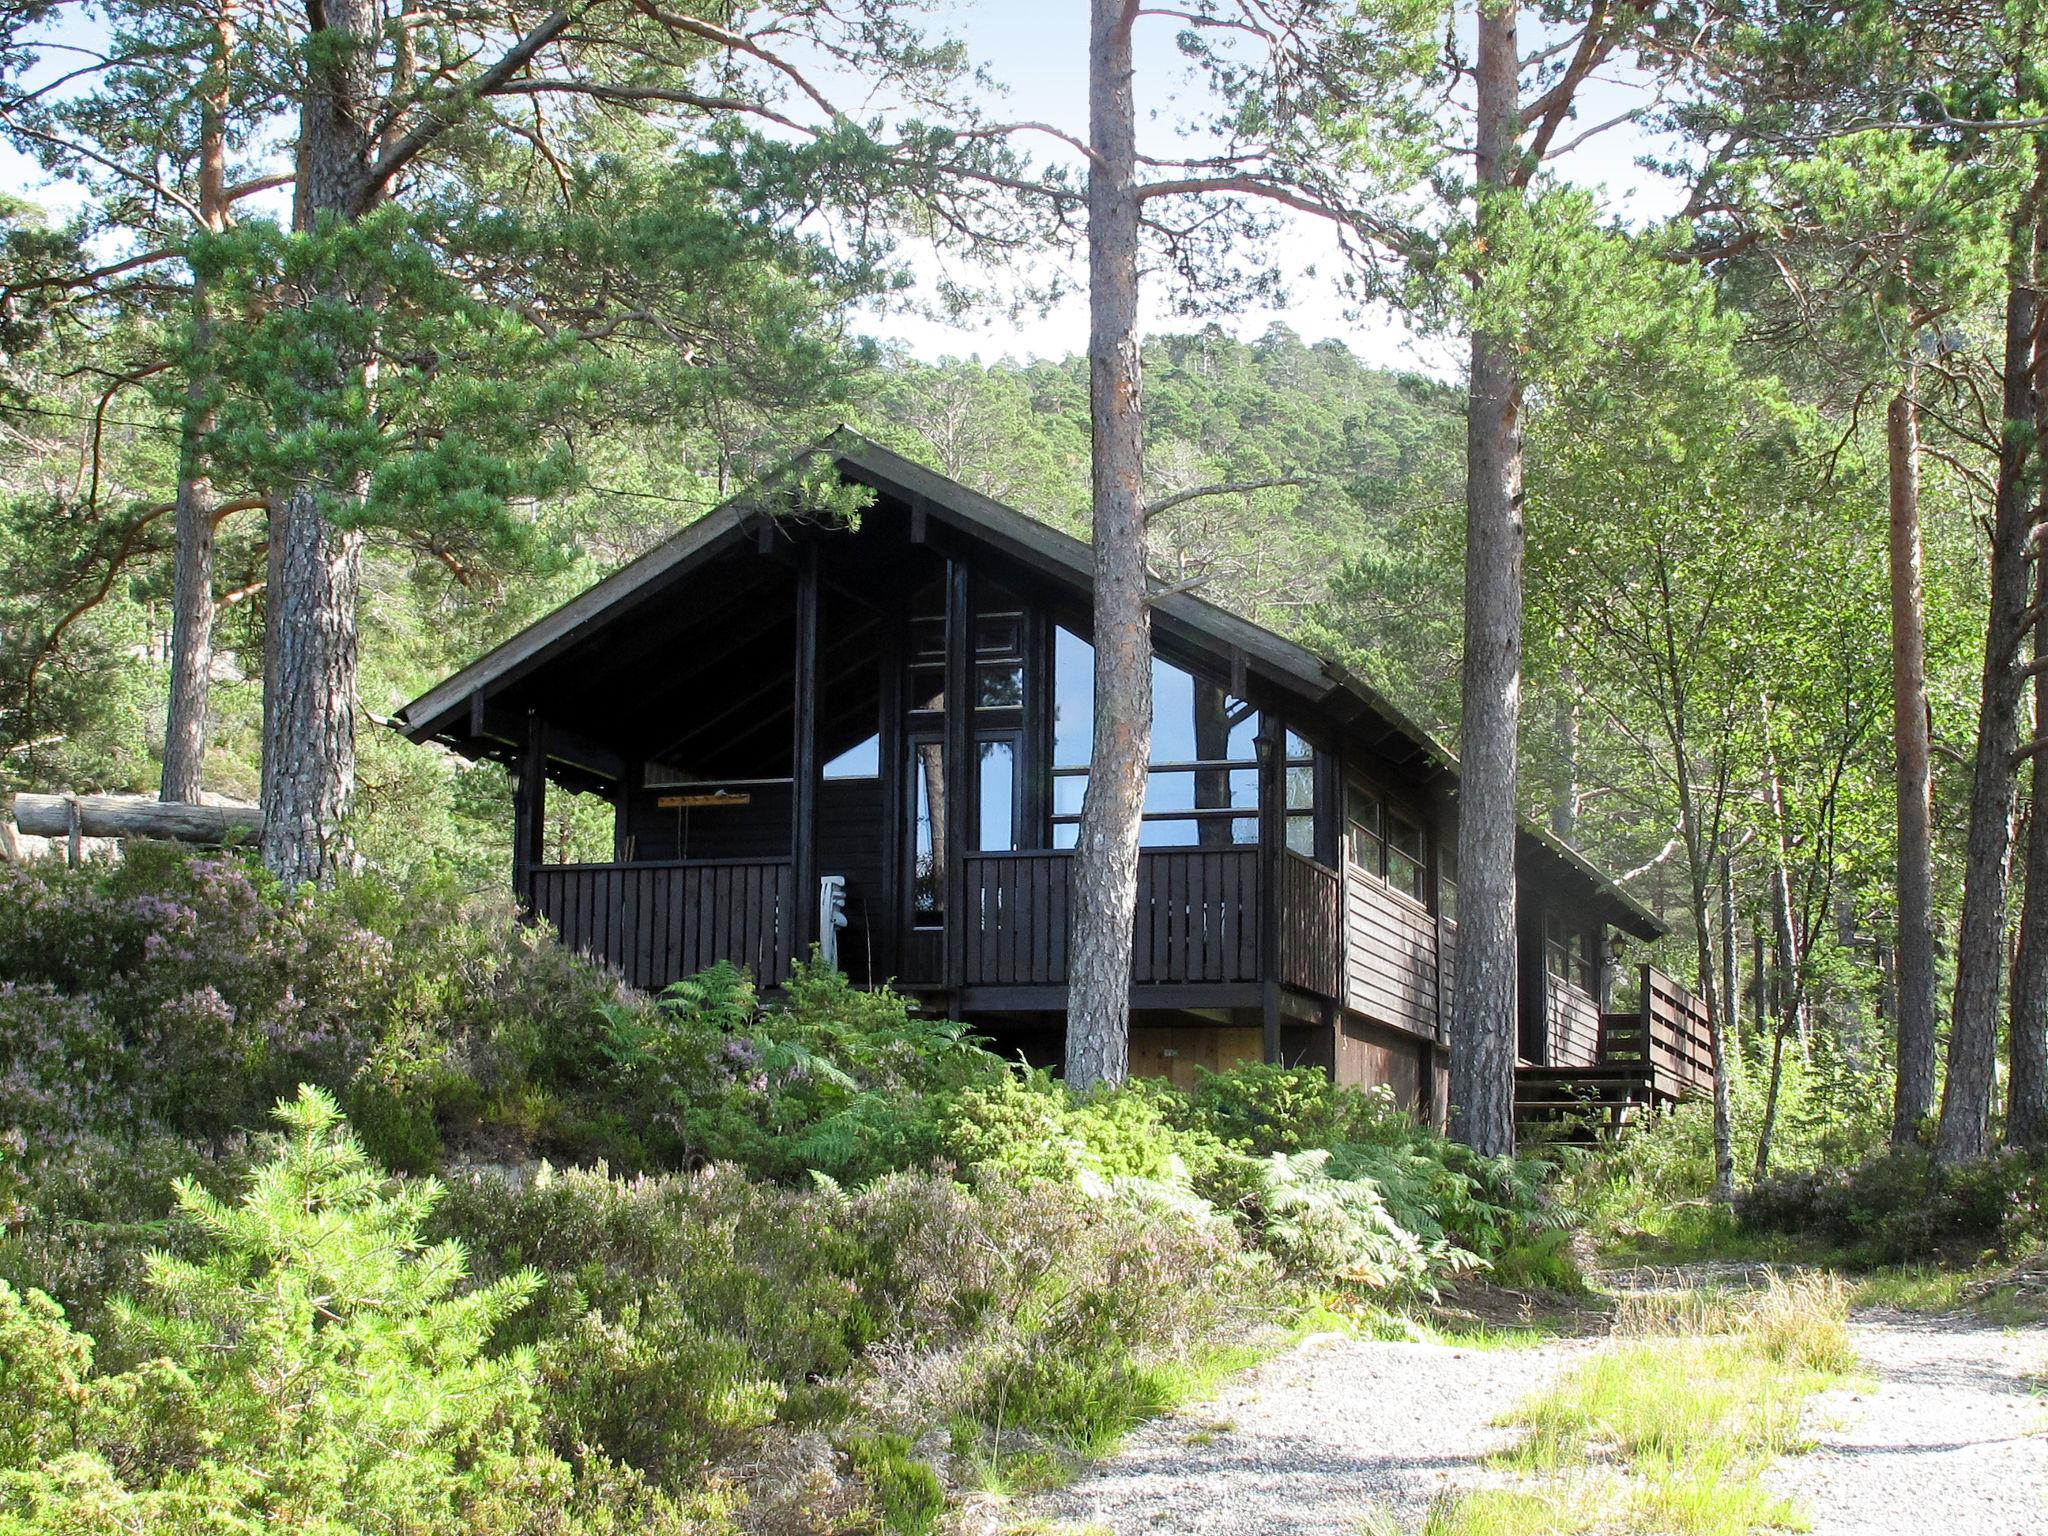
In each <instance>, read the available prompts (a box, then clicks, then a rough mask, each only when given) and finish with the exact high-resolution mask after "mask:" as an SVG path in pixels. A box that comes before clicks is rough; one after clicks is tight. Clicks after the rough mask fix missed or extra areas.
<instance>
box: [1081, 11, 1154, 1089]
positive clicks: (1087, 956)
mask: <svg viewBox="0 0 2048 1536" xmlns="http://www.w3.org/2000/svg"><path fill="white" fill-rule="evenodd" d="M1135 14H1136V8H1135V7H1134V6H1131V5H1130V4H1129V3H1128V0H1092V3H1091V5H1090V23H1089V44H1088V139H1089V147H1090V150H1091V155H1090V162H1089V170H1088V306H1089V320H1088V382H1089V397H1088V415H1089V433H1090V442H1091V448H1092V453H1093V460H1094V495H1095V527H1094V532H1095V741H1094V746H1093V749H1092V751H1091V754H1090V757H1089V774H1088V793H1087V798H1086V800H1085V801H1084V802H1083V803H1082V807H1081V827H1080V837H1079V843H1078V846H1077V848H1076V850H1075V858H1074V871H1073V881H1074V900H1073V904H1072V910H1073V914H1074V916H1073V932H1072V935H1071V937H1070V941H1069V945H1068V953H1069V967H1070V969H1069V976H1070V979H1071V986H1070V991H1069V994H1068V1002H1067V1080H1068V1081H1069V1082H1070V1083H1072V1084H1073V1085H1074V1086H1075V1087H1078V1088H1087V1087H1090V1086H1093V1085H1094V1084H1097V1083H1118V1082H1122V1081H1123V1079H1124V1075H1125V1073H1126V1072H1127V1071H1128V1070H1129V1065H1130V1000H1131V999H1130V987H1131V917H1132V912H1133V910H1134V908H1135V907H1136V904H1137V890H1138V832H1139V817H1140V816H1141V814H1142V813H1143V810H1144V803H1145V777H1146V767H1147V762H1148V760H1149V758H1150V757H1151V752H1152V629H1151V616H1150V613H1149V612H1148V609H1147V592H1146V580H1145V503H1144V409H1143V402H1142V399H1141V396H1140V389H1139V386H1140V373H1139V357H1138V196H1137V190H1136V179H1137V120H1136V112H1135V106H1134V103H1133V100H1132V94H1131V74H1132V63H1131V25H1132V22H1133V20H1134V17H1135Z"/></svg>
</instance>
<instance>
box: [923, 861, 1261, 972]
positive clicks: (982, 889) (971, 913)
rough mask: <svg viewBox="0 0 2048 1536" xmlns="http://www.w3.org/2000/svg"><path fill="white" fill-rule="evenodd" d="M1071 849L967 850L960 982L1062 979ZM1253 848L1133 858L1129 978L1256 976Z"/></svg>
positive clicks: (1255, 901) (1064, 960)
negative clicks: (963, 964)
mask: <svg viewBox="0 0 2048 1536" xmlns="http://www.w3.org/2000/svg"><path fill="white" fill-rule="evenodd" d="M1072 864H1073V855H1072V854H1071V853H1068V852H1065V851H1062V850H1049V849H1038V850H1031V851H1026V852H1021V853H975V854H969V855H968V856H967V858H966V859H965V860H964V862H963V869H962V873H963V874H964V876H965V883H966V887H967V911H966V913H965V914H964V915H965V919H966V932H965V934H964V938H965V947H966V977H965V979H966V984H967V985H968V986H971V987H991V986H1064V985H1065V984H1066V980H1067V921H1068V878H1069V874H1070V871H1071V868H1072ZM1257 890H1258V854H1257V850H1256V849H1251V848H1214V849H1211V848H1154V849H1147V850H1146V851H1145V852H1143V853H1141V854H1140V855H1139V856H1138V909H1137V914H1136V919H1135V922H1134V924H1133V931H1132V935H1131V938H1132V944H1131V980H1132V982H1133V983H1134V984H1137V985H1145V984H1150V983H1156V982H1238V981H1257V980H1258V979H1259V929H1258V911H1259V908H1258V901H1257Z"/></svg>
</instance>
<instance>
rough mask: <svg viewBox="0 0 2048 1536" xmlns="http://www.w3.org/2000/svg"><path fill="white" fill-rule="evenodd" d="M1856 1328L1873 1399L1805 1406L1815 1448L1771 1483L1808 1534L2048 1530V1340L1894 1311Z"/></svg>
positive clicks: (1862, 1395)
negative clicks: (1800, 1514)
mask: <svg viewBox="0 0 2048 1536" xmlns="http://www.w3.org/2000/svg"><path fill="white" fill-rule="evenodd" d="M1854 1331H1855V1337H1856V1349H1857V1352H1858V1353H1859V1354H1861V1355H1862V1356H1863V1359H1864V1362H1865V1364H1867V1365H1868V1366H1869V1367H1870V1369H1871V1371H1872V1373H1873V1374H1874V1375H1875V1377H1876V1387H1875V1390H1872V1389H1871V1388H1870V1387H1869V1386H1863V1387H1851V1388H1840V1389H1837V1390H1835V1391H1832V1392H1824V1393H1822V1394H1820V1395H1819V1396H1818V1397H1814V1398H1811V1399H1809V1400H1808V1402H1807V1407H1806V1417H1805V1421H1804V1422H1805V1424H1806V1427H1807V1429H1808V1431H1809V1432H1810V1433H1811V1434H1812V1435H1813V1437H1814V1439H1815V1441H1816V1442H1817V1447H1816V1449H1815V1450H1814V1451H1813V1452H1812V1453H1811V1454H1810V1455H1806V1456H1799V1457H1794V1458H1792V1459H1791V1460H1788V1461H1783V1462H1780V1463H1779V1464H1778V1465H1777V1466H1776V1467H1775V1468H1773V1469H1772V1471H1771V1472H1770V1473H1769V1474H1768V1481H1769V1482H1770V1484H1771V1486H1772V1487H1773V1488H1775V1489H1776V1490H1777V1491H1778V1492H1781V1493H1784V1494H1788V1495H1790V1496H1791V1497H1792V1498H1793V1499H1795V1500H1796V1501H1797V1502H1798V1503H1799V1505H1800V1506H1801V1508H1802V1509H1803V1510H1804V1511H1805V1512H1806V1514H1807V1516H1808V1517H1809V1518H1810V1519H1811V1520H1812V1522H1813V1536H1866V1533H1869V1536H1879V1533H1883V1536H1897V1533H1904V1532H1917V1531H1926V1532H1933V1533H1938V1536H2019V1533H2022V1532H2035V1531H2039V1530H2041V1529H2043V1528H2044V1527H2048V1395H2044V1384H2043V1382H2042V1380H2041V1376H2040V1373H2041V1372H2043V1371H2048V1331H2044V1330H2042V1329H2039V1328H2031V1329H2023V1330H2012V1331H2008V1330H2005V1329H2000V1328H1994V1327H1991V1326H1989V1325H1987V1324H1984V1323H1980V1322H1977V1321H1975V1320H1973V1319H1970V1318H1964V1317H1943V1318H1926V1317H1914V1316H1910V1315H1907V1314H1903V1313H1897V1312H1866V1313H1863V1314H1861V1315H1859V1316H1858V1318H1857V1319H1856V1323H1855V1329H1854ZM2030 1373H2031V1379H2030Z"/></svg>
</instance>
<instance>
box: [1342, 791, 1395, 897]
mask: <svg viewBox="0 0 2048 1536" xmlns="http://www.w3.org/2000/svg"><path fill="white" fill-rule="evenodd" d="M1344 853H1345V857H1347V858H1348V859H1350V860H1351V863H1352V866H1353V867H1354V868H1356V869H1358V870H1361V871H1362V872H1364V873H1365V874H1368V875H1372V876H1374V877H1378V876H1381V875H1384V874H1385V872H1386V840H1385V835H1384V832H1383V829H1382V828H1381V825H1380V802H1379V797H1378V796H1376V795H1370V794H1367V793H1366V792H1365V791H1364V790H1362V789H1360V788H1359V787H1358V786H1357V785H1355V784H1353V785H1349V786H1347V787H1346V789H1345V791H1344Z"/></svg>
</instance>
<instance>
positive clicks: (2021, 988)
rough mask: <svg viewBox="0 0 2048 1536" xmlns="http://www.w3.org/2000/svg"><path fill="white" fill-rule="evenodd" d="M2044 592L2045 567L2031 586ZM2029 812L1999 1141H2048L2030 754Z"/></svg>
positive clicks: (2045, 867) (2043, 845)
mask: <svg viewBox="0 0 2048 1536" xmlns="http://www.w3.org/2000/svg"><path fill="white" fill-rule="evenodd" d="M2034 590H2035V592H2036V594H2037V596H2036V601H2039V600H2040V599H2041V598H2043V597H2048V571H2044V572H2043V573H2042V577H2041V579H2039V580H2037V581H2036V583H2035V588H2034ZM2034 659H2035V661H2036V662H2037V663H2039V662H2048V619H2044V620H2043V621H2041V622H2040V623H2037V624H2036V625H2035V626H2034ZM2034 715H2035V721H2036V724H2035V726H2034V729H2035V730H2036V731H2037V732H2039V731H2040V730H2042V729H2043V728H2044V724H2048V674H2044V675H2041V676H2037V677H2036V679H2035V683H2034ZM2032 779H2033V814H2032V815H2030V816H2029V817H2028V818H2027V850H2026V868H2027V875H2026V882H2027V883H2026V894H2025V897H2024V898H2023V900H2022V902H2021V906H2020V943H2019V958H2018V960H2017V961H2016V962H2015V964H2014V965H2013V974H2012V1017H2011V1019H2010V1020H2009V1021H2008V1023H2007V1038H2008V1041H2009V1049H2010V1051H2011V1060H2010V1063H2009V1070H2008V1071H2007V1073H2006V1080H2005V1144H2006V1145H2007V1146H2009V1147H2030V1146H2033V1145H2035V1144H2036V1143H2039V1142H2048V799H2044V798H2043V797H2044V796H2048V768H2044V766H2043V764H2042V761H2041V759H2040V757H2039V756H2038V755H2037V756H2036V757H2035V758H2034V764H2033V770H2032Z"/></svg>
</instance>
